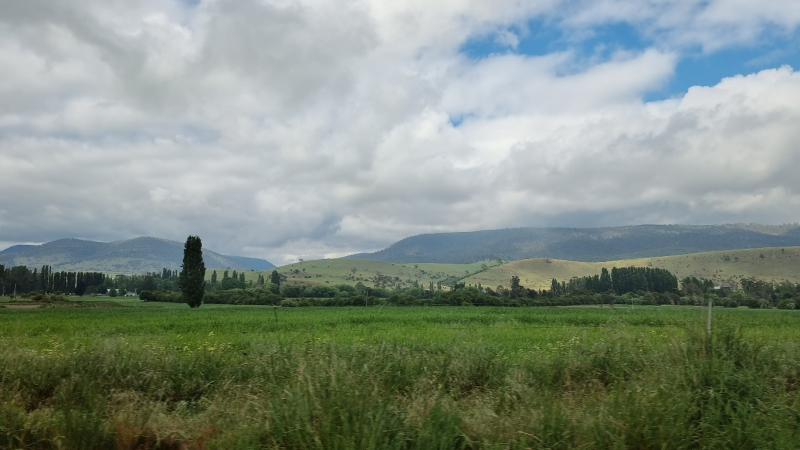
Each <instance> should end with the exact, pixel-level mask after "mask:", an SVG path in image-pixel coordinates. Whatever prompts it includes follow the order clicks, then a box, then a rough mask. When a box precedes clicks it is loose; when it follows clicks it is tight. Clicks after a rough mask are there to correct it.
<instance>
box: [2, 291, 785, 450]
mask: <svg viewBox="0 0 800 450" xmlns="http://www.w3.org/2000/svg"><path fill="white" fill-rule="evenodd" d="M115 303H117V304H118V305H120V306H118V307H97V308H78V307H75V308H40V309H11V308H0V448H3V449H16V448H30V449H44V448H47V449H49V448H65V449H73V448H74V449H93V448H96V449H106V448H120V449H134V448H135V449H180V448H186V449H191V448H197V449H199V448H204V449H216V448H220V449H230V448H276V449H277V448H281V449H283V448H291V449H301V448H324V449H361V448H376V449H378V448H380V449H383V448H397V449H412V448H415V449H416V448H419V449H437V448H440V449H453V448H464V449H479V448H480V449H484V448H485V449H495V448H497V449H500V448H502V449H506V448H520V449H525V448H543V449H544V448H564V449H566V448H607V449H618V448H640V449H641V448H654V449H655V448H659V449H660V448H670V449H672V448H796V442H800V351H799V350H800V346H798V343H800V311H779V310H748V309H745V308H739V309H728V308H724V309H723V308H718V309H715V310H714V327H715V328H714V332H713V333H712V338H711V339H707V338H706V336H705V335H704V332H703V329H704V326H705V314H706V310H705V309H704V308H697V307H671V306H662V307H648V306H636V307H619V306H617V307H614V308H612V307H586V308H579V307H574V308H573V307H563V308H481V307H448V308H437V307H428V308H425V307H407V308H402V307H369V308H365V307H360V308H273V307H245V306H235V307H231V306H223V305H220V306H217V305H204V306H202V307H201V308H199V309H198V310H189V308H188V307H186V306H185V305H179V304H152V303H147V304H144V303H142V302H139V301H138V300H130V299H120V300H117V301H116V302H115ZM103 305H104V306H108V304H107V303H104V304H103Z"/></svg>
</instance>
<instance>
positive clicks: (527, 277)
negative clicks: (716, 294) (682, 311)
mask: <svg viewBox="0 0 800 450" xmlns="http://www.w3.org/2000/svg"><path fill="white" fill-rule="evenodd" d="M762 256H763V258H762ZM615 266H616V267H627V266H638V267H658V268H663V269H667V270H669V271H670V272H672V273H673V274H675V275H676V276H677V277H678V279H681V278H684V277H687V276H695V277H703V278H708V279H713V280H716V281H723V280H729V279H734V280H739V279H740V278H742V277H745V278H750V277H754V278H758V279H762V280H767V281H776V282H778V281H783V280H788V281H791V282H792V283H800V247H785V248H759V249H747V250H726V251H716V252H704V253H693V254H688V255H676V256H662V257H654V258H638V259H628V260H620V261H606V262H581V261H565V260H558V259H551V260H549V262H548V260H547V259H543V258H537V259H525V260H521V261H514V262H510V263H506V264H503V265H502V266H499V267H494V268H490V269H489V270H487V271H485V272H482V273H478V274H475V275H473V276H470V277H468V278H466V279H464V280H462V281H464V282H466V283H467V284H478V283H480V284H481V285H483V286H487V287H491V288H495V287H496V286H498V285H503V286H508V284H509V282H510V280H511V277H512V276H513V275H517V276H518V277H520V283H521V284H522V285H524V286H526V287H528V288H536V289H540V288H549V286H550V280H551V279H552V278H556V279H558V280H559V281H566V280H569V279H570V278H572V277H573V276H578V277H580V276H586V275H594V274H598V273H600V269H601V268H603V267H606V268H608V269H611V268H612V267H615Z"/></svg>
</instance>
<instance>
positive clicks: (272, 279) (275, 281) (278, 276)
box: [269, 270, 281, 287]
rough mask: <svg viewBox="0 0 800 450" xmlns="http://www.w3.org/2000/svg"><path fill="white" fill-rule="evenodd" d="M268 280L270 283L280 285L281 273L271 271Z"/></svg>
mask: <svg viewBox="0 0 800 450" xmlns="http://www.w3.org/2000/svg"><path fill="white" fill-rule="evenodd" d="M269 281H270V282H271V283H272V284H274V285H276V286H279V287H280V285H281V274H279V273H278V271H277V270H273V271H272V275H270V276H269Z"/></svg>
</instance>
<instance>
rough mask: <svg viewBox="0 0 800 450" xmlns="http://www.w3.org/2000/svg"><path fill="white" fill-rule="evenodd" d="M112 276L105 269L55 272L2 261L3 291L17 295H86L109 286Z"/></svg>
mask: <svg viewBox="0 0 800 450" xmlns="http://www.w3.org/2000/svg"><path fill="white" fill-rule="evenodd" d="M108 280H109V277H107V276H106V274H104V273H102V272H66V271H60V272H54V271H53V269H52V267H51V266H48V265H45V266H42V268H41V270H39V269H38V268H34V269H33V270H31V269H29V268H28V267H26V266H15V267H10V268H7V267H5V266H3V265H2V264H0V294H2V295H14V294H15V293H16V294H17V295H22V294H26V293H29V292H34V291H38V292H42V293H46V294H53V293H59V294H69V295H84V294H85V293H87V292H89V293H91V292H96V291H97V290H98V289H100V288H101V287H103V286H105V285H106V284H107V282H108Z"/></svg>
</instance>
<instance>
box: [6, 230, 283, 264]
mask: <svg viewBox="0 0 800 450" xmlns="http://www.w3.org/2000/svg"><path fill="white" fill-rule="evenodd" d="M203 259H204V260H205V264H206V267H207V268H228V267H230V268H231V269H236V270H259V269H263V268H265V267H268V266H272V264H271V263H269V262H268V261H265V260H258V259H255V258H241V257H229V256H223V255H220V254H219V253H216V252H214V251H211V250H208V249H203ZM182 261H183V243H181V242H177V241H170V240H167V239H159V238H154V237H138V238H134V239H128V240H124V241H116V242H108V243H106V242H94V241H85V240H81V239H60V240H57V241H52V242H48V243H46V244H42V245H18V246H14V247H10V248H8V249H6V250H4V251H2V252H0V264H3V265H5V266H6V267H12V266H20V265H22V266H28V267H31V268H37V267H41V266H43V265H50V266H52V268H53V270H56V271H61V270H64V271H76V272H77V271H84V272H108V273H145V272H161V269H163V268H167V269H170V270H178V269H180V266H181V262H182ZM273 267H274V266H273Z"/></svg>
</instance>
